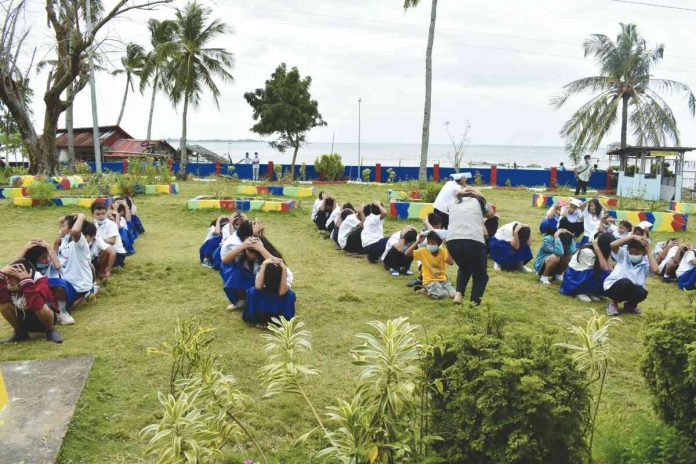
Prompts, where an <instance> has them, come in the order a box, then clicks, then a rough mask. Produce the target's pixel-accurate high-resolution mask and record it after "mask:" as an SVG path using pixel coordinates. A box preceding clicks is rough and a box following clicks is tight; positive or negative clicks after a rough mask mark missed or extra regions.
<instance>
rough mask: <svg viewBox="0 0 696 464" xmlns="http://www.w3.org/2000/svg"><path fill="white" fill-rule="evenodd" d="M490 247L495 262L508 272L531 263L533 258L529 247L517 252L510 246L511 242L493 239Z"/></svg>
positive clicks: (522, 247) (526, 246)
mask: <svg viewBox="0 0 696 464" xmlns="http://www.w3.org/2000/svg"><path fill="white" fill-rule="evenodd" d="M488 246H489V247H490V249H491V258H492V259H493V261H495V262H496V263H498V264H499V265H500V267H501V268H502V269H505V270H506V271H514V270H516V269H517V268H518V267H519V266H520V265H521V264H527V263H528V262H529V261H531V259H532V257H533V255H532V249H531V248H530V247H529V245H524V246H521V247H520V249H519V250H515V249H514V248H512V245H510V242H508V241H506V240H498V239H497V238H495V237H491V239H490V241H489V242H488Z"/></svg>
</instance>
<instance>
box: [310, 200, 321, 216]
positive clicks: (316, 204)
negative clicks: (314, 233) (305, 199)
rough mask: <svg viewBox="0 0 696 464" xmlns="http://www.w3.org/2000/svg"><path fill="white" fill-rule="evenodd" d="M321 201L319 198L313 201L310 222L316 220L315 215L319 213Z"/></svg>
mask: <svg viewBox="0 0 696 464" xmlns="http://www.w3.org/2000/svg"><path fill="white" fill-rule="evenodd" d="M322 201H323V200H320V199H319V198H317V199H316V200H314V203H313V204H312V216H311V218H312V221H313V220H315V219H316V218H317V213H318V212H319V207H320V206H321V202H322Z"/></svg>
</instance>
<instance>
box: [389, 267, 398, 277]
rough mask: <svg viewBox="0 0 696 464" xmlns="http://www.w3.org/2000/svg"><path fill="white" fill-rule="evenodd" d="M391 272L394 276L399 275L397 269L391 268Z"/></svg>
mask: <svg viewBox="0 0 696 464" xmlns="http://www.w3.org/2000/svg"><path fill="white" fill-rule="evenodd" d="M389 273H390V274H391V275H393V276H394V277H399V271H397V270H396V269H390V270H389Z"/></svg>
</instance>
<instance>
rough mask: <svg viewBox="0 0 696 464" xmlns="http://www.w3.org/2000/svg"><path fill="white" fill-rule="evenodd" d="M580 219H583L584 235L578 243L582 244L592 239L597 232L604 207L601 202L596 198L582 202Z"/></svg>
mask: <svg viewBox="0 0 696 464" xmlns="http://www.w3.org/2000/svg"><path fill="white" fill-rule="evenodd" d="M581 209H582V221H583V232H584V234H585V236H584V237H583V238H582V240H581V241H580V243H579V245H580V246H582V245H584V244H586V243H587V242H589V241H590V240H593V239H594V237H595V235H597V232H598V231H599V226H600V224H601V223H602V218H603V214H602V212H603V211H604V208H602V204H601V203H600V202H599V200H597V199H596V198H593V199H591V200H588V201H586V202H585V203H583V204H582V207H581Z"/></svg>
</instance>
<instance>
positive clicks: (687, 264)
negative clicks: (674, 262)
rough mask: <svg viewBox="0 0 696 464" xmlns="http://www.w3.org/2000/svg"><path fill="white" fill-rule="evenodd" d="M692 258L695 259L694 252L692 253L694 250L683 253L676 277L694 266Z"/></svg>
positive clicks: (695, 254)
mask: <svg viewBox="0 0 696 464" xmlns="http://www.w3.org/2000/svg"><path fill="white" fill-rule="evenodd" d="M694 259H696V253H694V250H689V251H687V252H686V253H684V256H683V257H682V260H681V261H680V262H679V267H678V268H677V272H676V274H677V278H679V277H681V276H682V274H684V273H685V272H689V271H690V270H691V269H693V268H694V267H696V265H694Z"/></svg>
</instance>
